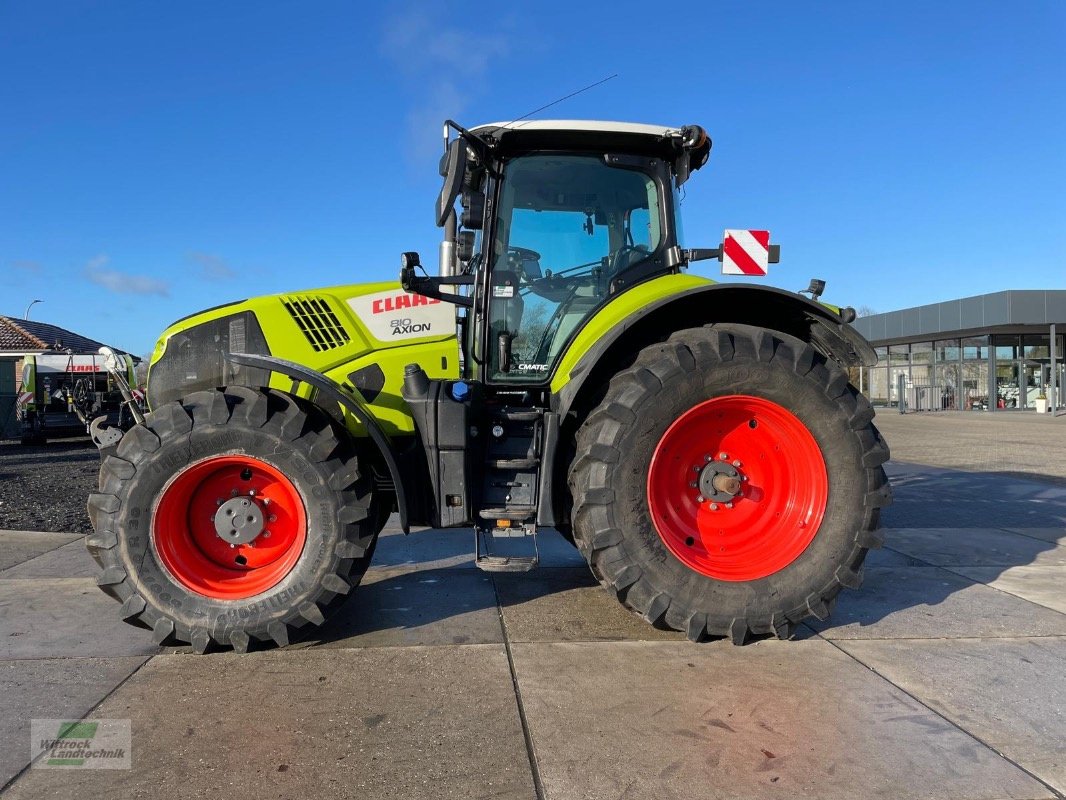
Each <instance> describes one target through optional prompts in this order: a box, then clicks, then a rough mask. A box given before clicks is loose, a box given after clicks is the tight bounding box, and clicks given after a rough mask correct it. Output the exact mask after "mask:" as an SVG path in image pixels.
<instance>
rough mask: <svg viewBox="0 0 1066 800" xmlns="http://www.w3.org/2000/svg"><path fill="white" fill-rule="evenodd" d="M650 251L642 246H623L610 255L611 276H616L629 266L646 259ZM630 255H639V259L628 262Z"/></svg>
mask: <svg viewBox="0 0 1066 800" xmlns="http://www.w3.org/2000/svg"><path fill="white" fill-rule="evenodd" d="M649 252H650V251H649V250H648V248H647V247H646V246H645V245H642V244H636V245H634V244H624V245H622V246H621V247H619V248H618V249H617V250H615V251H614V253H613V254H612V255H611V274H612V275H616V274H618V273H619V272H621V271H622V270H623V269H625V268H626V267H628V266H629V265H630V264H635V263H636V262H637V261H642V260H643V259H645V258H647V256H648V253H649ZM631 253H639V258H636V259H634V260H630V254H631Z"/></svg>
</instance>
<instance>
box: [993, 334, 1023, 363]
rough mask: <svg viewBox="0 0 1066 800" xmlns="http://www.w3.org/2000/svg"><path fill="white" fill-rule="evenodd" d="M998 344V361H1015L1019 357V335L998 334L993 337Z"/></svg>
mask: <svg viewBox="0 0 1066 800" xmlns="http://www.w3.org/2000/svg"><path fill="white" fill-rule="evenodd" d="M992 341H993V342H995V346H996V361H1013V360H1014V359H1016V358H1017V357H1018V337H1017V336H1008V335H1006V334H998V335H996V336H994V337H992Z"/></svg>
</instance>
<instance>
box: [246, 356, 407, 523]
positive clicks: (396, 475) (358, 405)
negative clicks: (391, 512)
mask: <svg viewBox="0 0 1066 800" xmlns="http://www.w3.org/2000/svg"><path fill="white" fill-rule="evenodd" d="M225 355H226V360H227V361H232V362H233V363H235V364H240V365H241V366H246V367H258V368H259V369H265V370H269V371H270V372H277V373H279V374H281V375H285V376H287V377H289V378H292V380H293V382H294V383H306V384H307V385H309V386H313V387H314V388H315V389H317V390H318V391H319V392H320V393H321V394H323V395H324V396H325V397H326V398H328V399H329V400H332V401H333V402H335V403H336V404H337V405H339V406H341V408H344V409H345V410H347V411H349V412H351V414H352V416H353V417H355V418H356V419H357V420H359V422H361V423H362V424H363V425H364V426H365V427H366V430H367V433H369V434H370V438H371V439H372V440H373V442H374V444H375V445H377V448H378V450H379V451H380V452H381V457H382V458H384V459H385V464H386V465H387V466H388V468H389V477H390V478H391V479H392V485H393V488H394V490H395V492H396V508H397V509H398V510H399V512H400V527H401V528H402V529H403V532H404V533H410V532H411V530H410V524H409V523H408V519H407V516H408V510H407V496H406V494H405V492H404V484H403V476H402V475H401V473H400V467H399V465H398V464H397V462H396V453H395V451H394V450H393V447H392V442H391V441H390V440H389V437H388V436H387V435H386V433H385V431H383V430H382V429H381V426H380V425H379V424H378V421H377V420H376V419H374V416H373V415H372V414H371V413H370V412H369V411H367V409H366V408H365V407H364V405H363V401H362V400H361V399H360V398H358V397H355V396H354V395H352V394H350V393H348V392H346V391H344V390H343V389H342V388H341V387H340V386H338V385H337V384H336V383H334V382H333V381H331V380H330V379H329V378H327V377H326V376H325V375H323V374H322V373H321V372H315V371H314V370H313V369H308V368H307V367H304V366H302V365H300V364H297V363H295V362H292V361H286V360H285V359H283V358H274V357H273V356H261V355H254V354H252V353H226V354H225Z"/></svg>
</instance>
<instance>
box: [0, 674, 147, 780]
mask: <svg viewBox="0 0 1066 800" xmlns="http://www.w3.org/2000/svg"><path fill="white" fill-rule="evenodd" d="M153 658H155V656H148V657H147V658H146V659H144V661H142V662H141V663H140V664H139V665H138V666H137V667H136V668H135V669H134V670H133V671H132V672H130V674H129V675H127V676H126V677H125V678H123V679H122V680H121V681H119V682H118V683H117V684H115V686H114V688H112V689H111V691H110V692H108V693H107V694H105V695H104V696H103V697H101V698H100V699H99V700H98V701H97V702H96V703H95V704H94V705H93V706H92V707H91V708H90V709H89V710H88V711H86V712H85V713H84V714H82V715H81V716H79V717H78V719H79V720H83V719H89V718H90V717H91V716H92V715H93V712H94V711H96V709H98V708H99V707H100V706H102V705H103V704H104V702H105V701H106V700H107V698H109V697H110V696H111V695H113V694H114V693H115V692H117V691H118V690H119V689H121V688H122V687H123V686H125V685H126V682H127V681H128V680H129V679H130V678H132V677H133V676H134V675H136V674H137V673H138V672H140V671H141V670H142V669H144V665H145V664H147V663H148V662H149V661H151V660H152V659H153ZM46 754H47V751H46V750H42V751H41V752H40V753H38V754H37V756H36V757H35V758H32V759H30V762H29V763H28V764H26V766H24V767H23V768H22V769H20V770H19V771H18V772H16V773H15V774H14V775H12V776H11V778H10V780H8V781H7V783H5V784H3V785H0V797H2V796H3V794H4V792H6V791H7V790H8V789H10V788H11V786H12V785H13V784H14V783H15V781H17V780H18V779H19V778H21V777H22V776H23V775H25V774H26V772H28V771H29V769H30V768H31V767H32V766H33V765H34V763H35V762H37V761H40V760H41V759H42V758H44V757H45V755H46Z"/></svg>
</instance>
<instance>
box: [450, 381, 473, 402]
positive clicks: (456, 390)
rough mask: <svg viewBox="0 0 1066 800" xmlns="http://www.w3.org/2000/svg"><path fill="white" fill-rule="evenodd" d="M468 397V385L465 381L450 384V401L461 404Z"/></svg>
mask: <svg viewBox="0 0 1066 800" xmlns="http://www.w3.org/2000/svg"><path fill="white" fill-rule="evenodd" d="M469 396H470V384H468V383H467V382H466V381H456V382H455V383H453V384H452V400H454V401H455V402H457V403H461V402H463V401H464V400H466V398H468V397H469Z"/></svg>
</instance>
